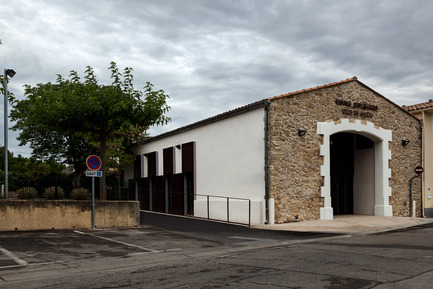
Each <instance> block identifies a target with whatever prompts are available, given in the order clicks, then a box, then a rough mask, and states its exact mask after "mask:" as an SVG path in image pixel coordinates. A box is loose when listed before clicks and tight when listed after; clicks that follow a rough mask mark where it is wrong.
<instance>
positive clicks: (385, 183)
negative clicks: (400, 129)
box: [317, 119, 392, 220]
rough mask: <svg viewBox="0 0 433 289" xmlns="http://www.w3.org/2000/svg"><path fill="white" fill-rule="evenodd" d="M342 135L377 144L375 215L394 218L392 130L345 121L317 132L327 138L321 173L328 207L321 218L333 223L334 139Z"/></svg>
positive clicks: (322, 126) (327, 124)
mask: <svg viewBox="0 0 433 289" xmlns="http://www.w3.org/2000/svg"><path fill="white" fill-rule="evenodd" d="M341 132H349V133H355V134H360V135H364V136H366V137H368V138H369V139H371V140H373V141H374V143H375V145H374V154H375V160H374V169H375V181H374V215H375V216H392V207H391V206H390V205H389V197H390V196H391V188H390V187H389V178H390V177H391V169H390V168H389V165H388V164H389V160H390V159H391V151H390V150H389V148H388V143H389V142H390V141H392V131H391V130H386V129H383V128H381V127H378V126H376V125H374V124H373V123H372V122H369V121H361V120H349V119H341V120H339V121H336V122H334V121H330V122H319V123H317V133H318V134H320V135H323V144H322V145H321V146H320V155H321V156H322V157H323V165H322V166H321V168H320V172H321V176H322V177H323V186H322V188H321V197H323V198H324V206H323V207H321V208H320V219H321V220H332V219H333V218H334V213H333V208H332V203H331V173H330V162H331V157H330V136H331V135H334V134H336V133H341Z"/></svg>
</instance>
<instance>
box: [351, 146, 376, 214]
mask: <svg viewBox="0 0 433 289" xmlns="http://www.w3.org/2000/svg"><path fill="white" fill-rule="evenodd" d="M374 162H375V159H374V148H368V149H361V150H355V174H354V176H353V214H355V215H374V186H375V171H374Z"/></svg>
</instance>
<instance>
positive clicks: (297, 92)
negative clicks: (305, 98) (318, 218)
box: [269, 76, 358, 100]
mask: <svg viewBox="0 0 433 289" xmlns="http://www.w3.org/2000/svg"><path fill="white" fill-rule="evenodd" d="M354 80H358V78H356V76H354V77H352V78H348V79H346V80H342V81H338V82H333V83H329V84H325V85H320V86H316V87H312V88H307V89H302V90H298V91H294V92H289V93H285V94H281V95H277V96H273V97H270V98H269V100H274V99H277V98H281V97H285V96H291V95H296V94H300V93H304V92H308V91H313V90H318V89H321V88H326V87H331V86H334V85H339V84H343V83H347V82H351V81H354Z"/></svg>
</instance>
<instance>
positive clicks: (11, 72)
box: [3, 69, 16, 199]
mask: <svg viewBox="0 0 433 289" xmlns="http://www.w3.org/2000/svg"><path fill="white" fill-rule="evenodd" d="M15 73H16V72H15V71H14V70H13V69H5V74H4V77H3V86H4V93H5V95H4V96H5V99H4V101H5V102H4V137H5V147H4V153H5V198H6V199H7V198H8V191H9V184H8V79H7V78H8V76H9V77H10V78H12V77H14V75H15Z"/></svg>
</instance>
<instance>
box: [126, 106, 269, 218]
mask: <svg viewBox="0 0 433 289" xmlns="http://www.w3.org/2000/svg"><path fill="white" fill-rule="evenodd" d="M192 141H194V142H195V143H196V144H195V149H196V158H195V159H196V169H195V170H196V188H195V193H196V194H198V195H213V196H224V197H236V198H245V199H250V200H251V201H252V205H251V207H252V210H251V214H252V216H251V220H252V223H255V224H260V223H264V222H265V214H264V196H265V179H264V176H265V171H264V167H265V160H264V152H265V140H264V108H257V109H255V110H252V111H248V112H244V113H241V114H239V115H235V116H232V117H230V118H227V119H223V120H219V121H215V122H213V123H210V124H207V125H204V126H201V127H197V128H194V129H191V130H188V131H185V132H182V133H179V134H175V135H172V136H167V137H165V138H163V139H159V140H155V141H152V142H150V143H146V144H144V145H143V146H141V147H140V148H138V149H137V150H136V151H135V153H136V154H141V155H142V154H145V153H149V152H153V151H157V152H158V172H159V175H162V174H163V153H162V151H163V149H164V148H167V147H172V146H176V145H179V144H183V143H188V142H192ZM174 152H175V156H174V157H175V162H176V164H175V167H176V172H175V173H181V150H179V149H175V150H174ZM146 161H147V160H146V158H144V167H146V166H147V165H146ZM129 175H130V173H128V172H127V173H126V176H129ZM145 176H146V175H145ZM225 202H226V201H225V199H220V200H218V201H217V200H216V199H215V198H214V202H213V206H212V204H211V207H210V209H211V212H212V217H214V218H217V219H223V220H224V219H225V218H226V215H227V214H226V209H225V208H226V206H224V205H223V204H220V203H224V204H225ZM230 202H231V203H230V215H231V216H233V218H236V219H239V220H247V219H248V217H247V216H246V215H247V214H248V209H247V207H245V202H244V201H236V202H235V201H234V200H233V201H230ZM206 205H207V200H206V197H201V196H197V197H196V199H195V203H194V211H195V212H194V215H196V216H199V217H207V208H206ZM216 206H219V207H218V208H217V207H216ZM222 207H224V208H223V209H221V208H222ZM271 209H272V208H270V210H271Z"/></svg>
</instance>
